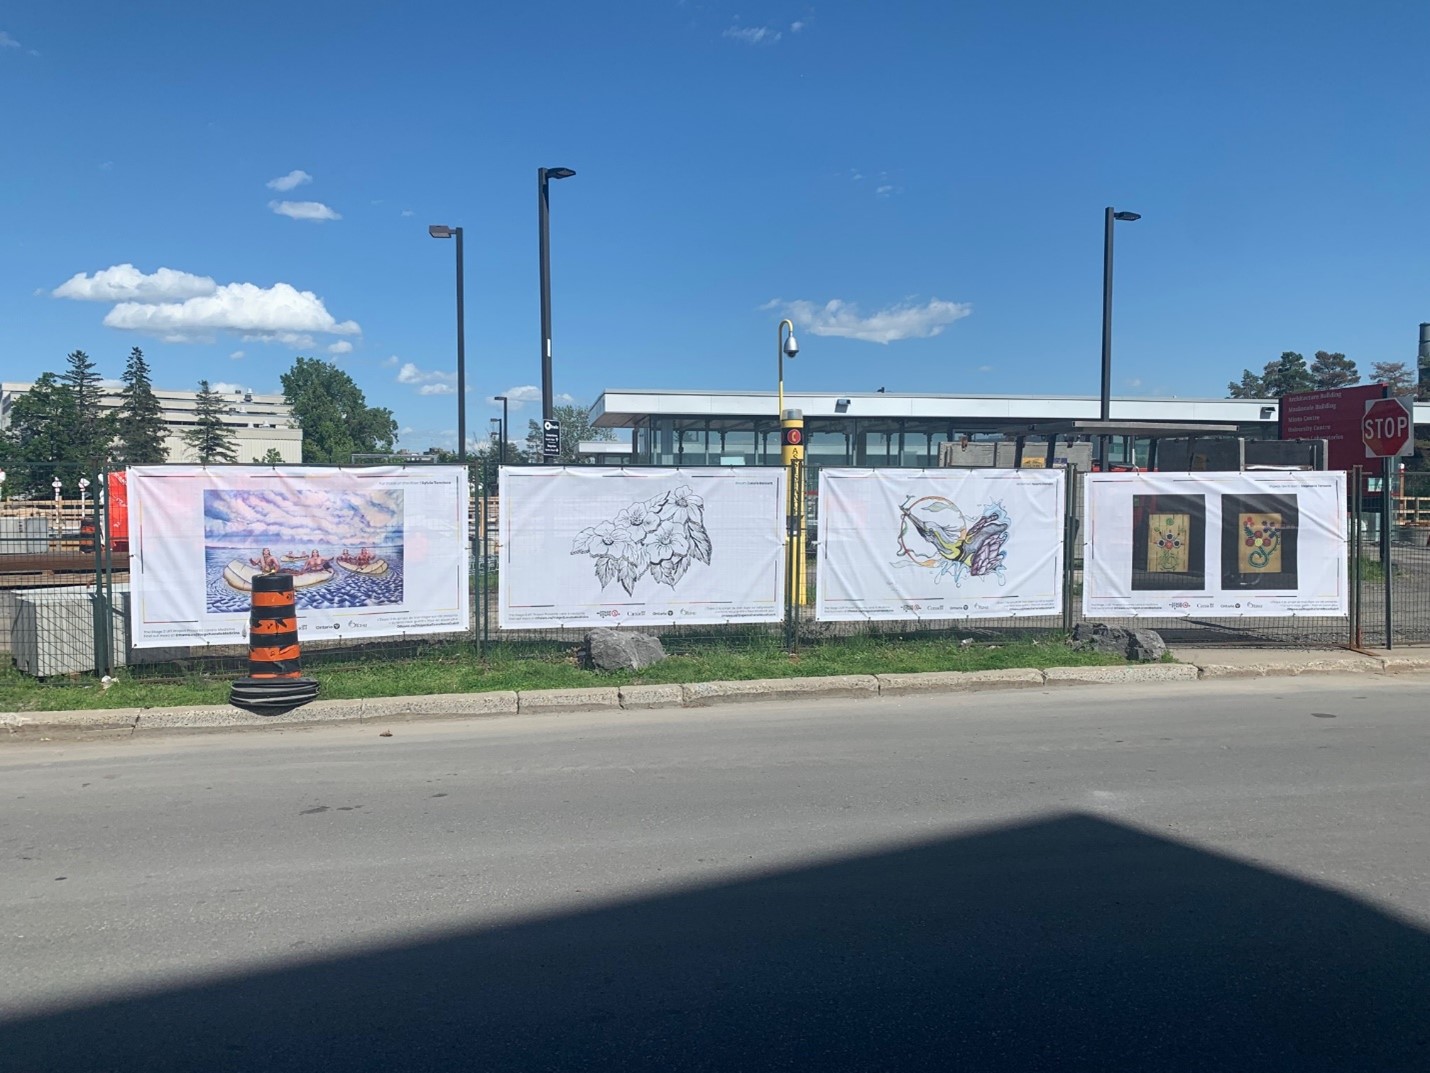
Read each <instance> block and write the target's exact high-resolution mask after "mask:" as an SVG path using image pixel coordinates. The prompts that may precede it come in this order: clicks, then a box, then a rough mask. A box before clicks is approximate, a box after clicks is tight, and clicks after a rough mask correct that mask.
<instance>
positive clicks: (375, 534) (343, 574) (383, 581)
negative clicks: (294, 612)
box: [204, 482, 405, 613]
mask: <svg viewBox="0 0 1430 1073" xmlns="http://www.w3.org/2000/svg"><path fill="white" fill-rule="evenodd" d="M318 483H320V482H313V483H305V484H304V485H302V486H288V487H275V488H263V489H222V490H220V489H212V490H206V491H205V492H204V545H205V546H204V567H205V582H206V589H207V599H206V606H207V610H208V611H209V612H210V613H230V612H240V611H247V610H248V607H249V603H250V600H251V598H252V597H251V594H252V591H253V579H254V578H255V577H256V576H258V575H259V574H262V573H264V568H265V567H267V570H268V572H270V573H272V572H275V571H276V572H279V573H283V574H287V575H288V576H290V577H292V578H293V588H294V590H295V592H296V596H297V599H296V603H297V606H298V610H299V612H300V613H301V611H302V610H303V609H304V608H305V607H306V608H315V609H317V608H353V609H360V608H365V607H377V608H380V607H394V606H395V605H400V604H402V602H403V562H404V554H403V553H404V543H405V541H404V536H405V533H404V525H403V521H404V519H403V507H404V503H403V490H402V489H400V488H372V489H370V490H369V489H363V490H361V491H352V490H348V489H345V490H341V491H339V490H336V489H335V490H333V491H327V490H325V489H323V488H322V487H320V486H319V487H315V486H314V485H315V484H318Z"/></svg>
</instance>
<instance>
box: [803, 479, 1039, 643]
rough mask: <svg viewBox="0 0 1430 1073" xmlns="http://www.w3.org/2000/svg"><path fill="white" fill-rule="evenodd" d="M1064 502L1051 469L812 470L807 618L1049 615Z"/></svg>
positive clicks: (931, 617) (835, 619)
mask: <svg viewBox="0 0 1430 1073" xmlns="http://www.w3.org/2000/svg"><path fill="white" fill-rule="evenodd" d="M1064 497H1065V478H1064V475H1063V474H1062V473H1061V472H1059V471H1056V470H1036V469H1026V470H999V469H968V470H964V469H824V470H821V471H820V474H819V504H820V506H819V533H818V540H819V543H818V572H817V574H816V578H817V582H818V584H817V586H816V589H815V617H816V618H819V619H821V620H824V621H834V622H858V621H871V620H901V619H902V620H920V619H924V620H932V619H949V618H1011V617H1017V616H1035V615H1043V616H1046V615H1056V614H1059V613H1060V612H1061V610H1062V601H1063V512H1064Z"/></svg>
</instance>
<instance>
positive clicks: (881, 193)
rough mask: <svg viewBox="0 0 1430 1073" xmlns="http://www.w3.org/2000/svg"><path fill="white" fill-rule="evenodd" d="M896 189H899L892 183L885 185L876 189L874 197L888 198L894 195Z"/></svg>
mask: <svg viewBox="0 0 1430 1073" xmlns="http://www.w3.org/2000/svg"><path fill="white" fill-rule="evenodd" d="M896 189H897V188H896V187H895V186H894V185H893V184H892V183H885V184H884V185H883V186H876V187H875V188H874V196H875V197H880V198H886V197H888V196H889V195H890V194H892V193H894V192H895V190H896Z"/></svg>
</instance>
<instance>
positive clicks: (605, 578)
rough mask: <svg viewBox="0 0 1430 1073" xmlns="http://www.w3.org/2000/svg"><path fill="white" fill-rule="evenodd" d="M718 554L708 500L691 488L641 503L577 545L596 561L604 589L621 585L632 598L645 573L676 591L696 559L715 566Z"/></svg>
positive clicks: (574, 548) (590, 529) (576, 550)
mask: <svg viewBox="0 0 1430 1073" xmlns="http://www.w3.org/2000/svg"><path fill="white" fill-rule="evenodd" d="M712 552H713V548H712V546H711V543H710V535H709V533H707V532H706V531H705V501H704V500H703V499H701V498H700V497H699V496H698V495H696V494H695V493H693V492H692V491H691V490H690V488H689V487H688V486H686V485H681V486H680V487H679V488H677V489H675V490H674V491H666V492H662V493H661V494H660V495H658V496H655V497H654V498H652V499H646V500H637V501H636V502H634V503H632V504H631V505H630V506H628V507H626V508H624V509H623V510H621V511H620V512H619V513H618V514H617V515H616V516H615V518H613V519H609V520H607V521H603V522H600V523H598V524H597V525H592V526H587V527H586V528H585V529H582V530H581V532H580V533H578V534H577V536H576V539H575V540H574V541H572V543H571V554H572V555H590V556H591V557H592V558H593V559H595V560H596V565H595V570H596V579H597V580H598V581H600V583H601V588H602V589H604V588H605V587H606V586H607V585H609V584H610V583H611V582H612V581H615V582H618V583H619V584H620V586H621V588H623V589H625V590H626V595H628V596H630V595H634V593H635V587H636V582H638V581H639V580H640V579H641V577H642V576H644V575H649V576H650V577H651V578H653V579H654V580H655V581H656V583H657V584H663V585H669V586H670V587H671V588H674V587H675V583H676V582H677V581H679V580H680V579H681V578H683V577H684V576H685V572H686V571H687V570H689V569H690V564H691V562H692V560H697V559H698V560H699V561H700V562H702V563H704V564H705V565H706V566H709V565H710V556H711V554H712Z"/></svg>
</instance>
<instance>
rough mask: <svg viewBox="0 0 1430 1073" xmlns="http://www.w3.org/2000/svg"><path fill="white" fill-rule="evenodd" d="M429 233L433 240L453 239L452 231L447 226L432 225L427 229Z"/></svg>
mask: <svg viewBox="0 0 1430 1073" xmlns="http://www.w3.org/2000/svg"><path fill="white" fill-rule="evenodd" d="M427 233H428V234H429V235H431V236H432V237H433V238H451V237H452V229H451V228H450V227H448V226H447V225H446V224H432V225H431V226H430V227H429V228H427Z"/></svg>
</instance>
